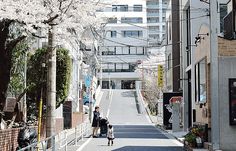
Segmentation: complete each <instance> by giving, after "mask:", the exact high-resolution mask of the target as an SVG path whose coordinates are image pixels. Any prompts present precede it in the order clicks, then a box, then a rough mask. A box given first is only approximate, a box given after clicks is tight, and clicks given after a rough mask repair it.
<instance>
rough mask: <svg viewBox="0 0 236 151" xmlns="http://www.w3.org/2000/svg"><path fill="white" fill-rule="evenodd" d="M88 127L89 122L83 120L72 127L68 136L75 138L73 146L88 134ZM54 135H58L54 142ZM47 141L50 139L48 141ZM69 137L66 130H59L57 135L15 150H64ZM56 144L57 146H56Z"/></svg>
mask: <svg viewBox="0 0 236 151" xmlns="http://www.w3.org/2000/svg"><path fill="white" fill-rule="evenodd" d="M89 128H90V123H88V122H85V123H82V124H79V125H78V126H76V127H75V128H74V129H72V130H73V131H74V132H73V133H72V134H71V135H70V136H74V137H72V139H73V140H75V144H74V145H75V146H78V141H83V140H84V137H85V136H86V135H87V134H88V131H89ZM56 137H58V141H57V142H56ZM49 141H51V142H50V143H49ZM69 142H70V140H69V137H68V130H65V131H62V132H60V133H59V134H58V135H53V136H51V137H48V138H46V139H44V140H41V141H39V143H37V142H36V143H33V144H30V145H29V146H26V147H24V148H21V149H19V150H17V151H28V150H30V151H35V150H42V151H47V150H49V149H50V151H56V149H57V150H58V149H62V148H64V149H65V151H67V147H68V145H69ZM49 144H51V145H50V146H51V147H48V145H49ZM56 145H57V146H56Z"/></svg>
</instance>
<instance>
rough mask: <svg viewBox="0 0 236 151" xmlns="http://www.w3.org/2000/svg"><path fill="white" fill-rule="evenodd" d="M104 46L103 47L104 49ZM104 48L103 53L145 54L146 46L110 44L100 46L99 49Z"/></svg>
mask: <svg viewBox="0 0 236 151" xmlns="http://www.w3.org/2000/svg"><path fill="white" fill-rule="evenodd" d="M102 48H103V49H102ZM101 49H102V55H145V54H146V50H145V47H126V46H124V47H122V46H113V47H111V46H109V47H99V51H101Z"/></svg>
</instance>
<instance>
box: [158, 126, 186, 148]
mask: <svg viewBox="0 0 236 151" xmlns="http://www.w3.org/2000/svg"><path fill="white" fill-rule="evenodd" d="M156 127H157V128H159V129H160V130H162V131H164V132H166V133H168V134H170V135H171V136H172V137H174V138H175V139H176V140H177V141H179V142H180V143H182V144H184V141H183V140H181V139H179V138H178V137H176V136H174V135H173V134H171V133H169V132H168V131H167V130H166V129H164V128H163V126H162V125H159V124H157V125H156Z"/></svg>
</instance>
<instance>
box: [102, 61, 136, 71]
mask: <svg viewBox="0 0 236 151" xmlns="http://www.w3.org/2000/svg"><path fill="white" fill-rule="evenodd" d="M102 71H103V72H134V71H135V66H134V65H132V64H131V63H105V64H102Z"/></svg>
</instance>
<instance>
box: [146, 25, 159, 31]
mask: <svg viewBox="0 0 236 151" xmlns="http://www.w3.org/2000/svg"><path fill="white" fill-rule="evenodd" d="M148 30H150V31H159V30H160V28H159V26H149V27H148Z"/></svg>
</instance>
